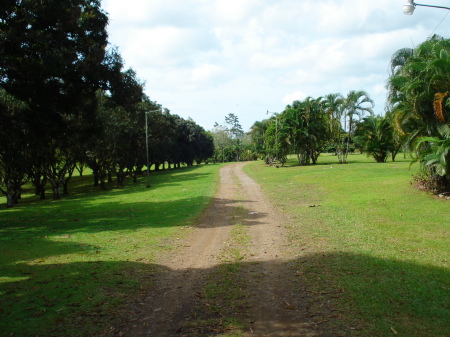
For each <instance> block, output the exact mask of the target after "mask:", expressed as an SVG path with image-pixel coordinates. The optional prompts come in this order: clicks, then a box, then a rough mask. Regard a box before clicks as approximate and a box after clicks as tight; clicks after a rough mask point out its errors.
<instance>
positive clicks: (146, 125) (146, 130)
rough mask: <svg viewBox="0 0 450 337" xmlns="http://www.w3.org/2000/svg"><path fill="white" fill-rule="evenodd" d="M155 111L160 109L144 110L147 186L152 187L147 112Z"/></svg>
mask: <svg viewBox="0 0 450 337" xmlns="http://www.w3.org/2000/svg"><path fill="white" fill-rule="evenodd" d="M157 111H161V109H158V110H150V111H146V112H145V147H146V149H147V188H150V187H152V185H150V160H149V156H148V114H149V113H150V112H157Z"/></svg>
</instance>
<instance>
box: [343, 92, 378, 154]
mask: <svg viewBox="0 0 450 337" xmlns="http://www.w3.org/2000/svg"><path fill="white" fill-rule="evenodd" d="M373 107H374V102H373V100H372V99H371V98H370V96H369V94H368V93H367V92H365V91H364V90H351V91H350V92H349V93H348V94H347V97H345V99H344V110H343V115H342V119H343V121H344V129H345V130H346V131H347V133H348V135H347V142H346V146H345V150H344V153H343V156H342V157H343V158H342V160H343V161H342V163H346V162H347V155H348V152H349V148H350V140H351V137H352V134H353V132H354V131H355V130H354V129H355V122H357V121H359V120H361V119H362V118H364V117H365V115H367V114H369V115H372V114H373Z"/></svg>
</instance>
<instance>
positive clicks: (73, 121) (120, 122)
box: [0, 0, 214, 207]
mask: <svg viewBox="0 0 450 337" xmlns="http://www.w3.org/2000/svg"><path fill="white" fill-rule="evenodd" d="M107 23H108V17H107V15H106V13H105V12H104V11H103V10H102V9H101V6H100V1H99V0H67V1H53V0H28V1H21V0H3V1H1V3H0V190H1V192H2V193H3V194H4V195H5V196H6V199H7V207H13V206H14V204H15V203H17V201H18V199H19V198H20V196H21V190H22V186H23V184H25V183H26V182H28V181H31V182H32V183H33V185H34V187H35V189H36V194H38V195H40V196H41V198H45V189H46V186H47V185H51V188H52V190H53V197H54V198H55V199H59V198H60V197H61V194H62V193H67V189H68V183H69V181H70V178H71V176H72V173H73V172H74V170H75V169H78V170H79V171H80V173H82V171H83V169H84V167H86V166H88V167H89V168H91V169H92V171H93V173H94V177H95V179H94V180H95V181H94V183H95V184H96V185H100V186H102V187H103V188H104V187H105V181H106V180H107V179H111V177H112V176H115V177H116V179H117V184H118V185H119V186H120V185H123V183H124V179H125V177H127V176H133V177H134V179H136V175H137V174H139V173H140V172H141V171H142V168H143V167H144V166H145V165H146V151H145V149H146V143H147V141H148V144H149V154H150V158H149V160H150V165H154V167H155V169H157V170H158V169H159V168H160V167H161V166H162V167H163V168H164V165H165V163H168V165H169V166H172V165H173V166H180V165H181V164H186V165H193V164H194V163H195V162H196V163H200V162H202V161H205V160H207V159H208V158H210V157H212V155H213V151H214V144H213V139H212V136H211V135H210V134H209V133H207V132H206V131H205V130H204V129H203V128H202V127H200V126H198V125H197V124H196V123H195V122H194V121H193V120H191V119H188V120H185V119H183V118H181V117H179V116H177V115H172V114H170V111H169V110H168V109H162V107H161V105H159V104H157V103H156V102H154V101H151V100H150V99H149V98H148V97H147V96H146V95H145V94H144V92H143V88H144V84H143V83H142V82H141V81H140V80H139V79H138V78H137V75H136V73H135V72H134V71H133V70H132V69H128V70H124V69H123V67H124V62H123V60H122V58H121V56H120V55H119V53H118V51H117V49H115V48H111V47H108V39H107V32H106V26H107ZM146 114H147V119H148V128H149V129H148V130H149V135H148V140H147V139H146V138H145V130H146V125H145V121H146Z"/></svg>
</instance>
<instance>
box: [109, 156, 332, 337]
mask: <svg viewBox="0 0 450 337" xmlns="http://www.w3.org/2000/svg"><path fill="white" fill-rule="evenodd" d="M244 165H245V163H234V164H230V165H227V166H224V167H223V168H222V169H221V170H220V187H219V189H218V192H217V195H216V196H215V198H214V200H213V202H212V203H211V204H210V205H209V207H208V208H207V209H206V211H205V213H204V214H203V216H202V217H201V218H200V219H199V224H198V226H196V227H195V228H194V229H193V230H192V232H191V233H190V234H189V236H188V237H187V238H184V239H181V240H179V241H180V242H178V245H177V248H176V249H174V250H173V251H171V252H170V253H168V254H167V253H166V254H165V255H164V256H161V257H159V258H158V261H157V263H158V266H159V267H158V272H157V273H156V274H155V275H154V277H155V287H154V289H153V290H152V291H151V293H149V294H147V295H146V296H145V297H144V298H142V299H140V300H139V301H137V302H136V303H132V304H131V307H130V311H131V312H132V315H130V318H129V322H127V323H126V324H123V325H122V326H120V327H117V328H116V329H114V330H115V332H116V336H130V337H139V336H152V337H158V336H164V337H166V336H212V335H220V334H222V336H224V335H226V334H225V333H226V329H221V328H220V327H219V328H217V327H213V326H209V327H208V326H207V324H206V323H205V324H206V326H205V329H203V330H201V331H200V330H195V329H189V328H188V326H189V325H187V323H188V322H190V321H193V320H195V319H196V318H198V317H201V318H208V317H209V316H208V315H210V314H208V313H206V312H202V311H204V310H206V306H205V303H204V299H203V298H202V297H203V296H202V289H203V287H204V285H205V283H206V282H210V281H211V280H210V276H211V274H213V272H214V270H217V268H220V266H221V265H223V263H224V262H223V252H224V251H225V250H226V249H227V246H228V245H229V243H230V240H231V241H232V238H231V231H232V228H233V226H235V225H236V223H237V222H239V223H240V224H241V225H242V226H244V228H245V229H246V234H247V236H248V237H249V240H248V242H247V244H246V248H245V252H246V253H245V254H244V255H245V256H244V257H243V258H242V259H241V260H240V261H239V265H240V266H241V268H240V269H239V277H240V279H241V281H243V282H241V284H244V286H243V287H244V288H245V289H244V292H245V294H246V303H247V305H245V306H243V307H242V308H240V309H239V310H237V312H236V315H237V316H238V317H239V316H240V318H241V319H242V321H245V322H246V324H245V327H244V328H239V329H237V330H238V331H239V330H240V331H242V330H243V332H242V333H240V334H233V336H244V337H250V336H307V337H313V336H314V337H316V336H332V334H331V333H327V332H324V331H321V330H320V328H321V326H320V324H317V322H316V323H314V322H313V320H312V318H311V315H310V314H309V313H308V308H307V306H308V305H307V300H306V298H307V295H306V293H305V291H304V290H302V289H299V287H298V279H297V282H296V283H294V282H293V281H292V280H293V279H294V278H295V277H296V276H297V277H298V275H295V269H293V268H292V265H291V263H290V261H293V260H294V259H295V258H296V256H295V252H293V251H292V249H289V243H288V239H287V233H286V228H285V226H284V223H285V221H287V220H286V219H285V218H284V216H283V215H282V214H281V213H280V212H277V210H276V209H275V208H274V207H273V206H272V205H271V203H270V202H269V200H268V199H267V198H266V196H265V195H264V193H263V192H262V190H261V187H260V186H259V185H258V184H257V183H255V182H254V181H253V180H252V179H251V178H250V177H249V176H248V175H247V174H245V173H244V172H243V171H242V167H243V166H244ZM240 286H241V285H240ZM207 305H208V304H207ZM199 331H200V332H199Z"/></svg>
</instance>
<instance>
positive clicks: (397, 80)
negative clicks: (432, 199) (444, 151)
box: [388, 36, 450, 191]
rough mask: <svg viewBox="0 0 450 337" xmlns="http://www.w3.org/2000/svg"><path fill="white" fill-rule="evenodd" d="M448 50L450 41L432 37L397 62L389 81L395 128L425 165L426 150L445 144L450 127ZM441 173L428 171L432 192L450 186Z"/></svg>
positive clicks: (449, 66) (449, 50)
mask: <svg viewBox="0 0 450 337" xmlns="http://www.w3.org/2000/svg"><path fill="white" fill-rule="evenodd" d="M449 52H450V40H448V39H443V38H442V37H439V36H433V37H431V38H429V39H428V40H426V41H425V42H423V43H422V44H420V45H419V46H418V47H417V48H415V49H414V51H413V52H412V53H410V54H409V55H408V56H407V57H405V58H404V60H403V61H404V62H400V63H399V62H397V63H396V64H398V65H397V66H396V67H395V68H394V69H395V71H393V72H392V74H391V76H390V78H389V81H388V89H389V97H388V99H389V104H390V108H391V111H392V115H393V117H392V118H393V125H394V130H395V132H396V133H398V134H400V135H401V136H402V137H405V138H406V139H407V143H408V144H409V147H410V148H411V149H412V150H415V151H416V154H417V159H418V160H419V161H420V162H421V165H422V167H423V166H424V165H425V166H428V165H427V164H426V163H427V162H428V159H426V158H429V157H428V155H429V154H427V155H425V153H426V150H427V149H429V150H431V151H433V150H432V149H434V147H435V145H436V144H441V146H442V144H445V141H446V138H445V133H442V129H444V128H446V127H448V125H449V122H448V121H449V117H450V114H449V110H448V108H449V104H450V103H449V100H448V97H449V93H450V91H449V88H450V57H449ZM398 53H399V52H397V53H396V54H394V56H395V55H397V54H398ZM393 60H396V58H395V57H393ZM417 144H419V146H417ZM424 150H425V152H424ZM435 153H437V152H436V151H435ZM436 168H437V166H436ZM438 172H440V170H438V169H430V170H427V172H426V174H427V175H428V179H429V181H430V184H431V185H430V186H431V189H432V190H433V191H440V190H443V189H446V188H447V186H448V185H449V178H448V177H447V176H446V175H443V176H440V175H439V174H438ZM438 176H439V177H438Z"/></svg>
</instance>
